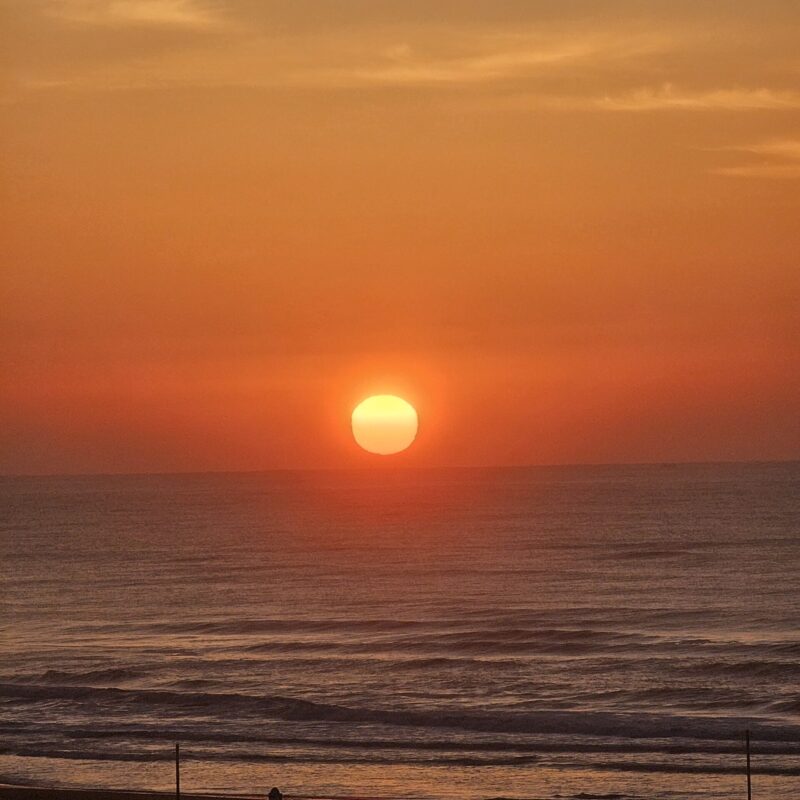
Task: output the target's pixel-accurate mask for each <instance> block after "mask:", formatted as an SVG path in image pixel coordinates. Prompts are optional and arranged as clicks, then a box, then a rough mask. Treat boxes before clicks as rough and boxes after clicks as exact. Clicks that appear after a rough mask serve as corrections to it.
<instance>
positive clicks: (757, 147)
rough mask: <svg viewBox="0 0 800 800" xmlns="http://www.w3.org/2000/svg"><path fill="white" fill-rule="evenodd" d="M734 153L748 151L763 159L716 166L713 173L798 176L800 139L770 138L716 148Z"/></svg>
mask: <svg viewBox="0 0 800 800" xmlns="http://www.w3.org/2000/svg"><path fill="white" fill-rule="evenodd" d="M717 149H718V150H721V151H726V152H734V153H750V154H754V155H759V156H763V157H765V160H764V161H759V162H755V163H750V164H739V165H733V166H729V167H716V168H715V169H713V170H711V171H712V172H713V173H714V174H715V175H725V176H728V177H732V178H777V179H786V178H800V140H797V139H770V140H767V141H764V142H757V143H756V144H748V145H732V146H729V147H721V148H717Z"/></svg>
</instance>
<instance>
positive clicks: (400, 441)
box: [352, 394, 419, 456]
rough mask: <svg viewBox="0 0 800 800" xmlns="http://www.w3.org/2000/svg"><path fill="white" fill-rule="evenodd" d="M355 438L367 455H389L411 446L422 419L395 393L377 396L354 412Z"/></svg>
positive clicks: (367, 400)
mask: <svg viewBox="0 0 800 800" xmlns="http://www.w3.org/2000/svg"><path fill="white" fill-rule="evenodd" d="M352 425H353V437H354V438H355V440H356V442H357V443H358V444H359V445H360V446H361V447H363V448H364V450H366V451H367V452H370V453H377V454H378V455H381V456H389V455H392V454H393V453H399V452H400V451H401V450H405V449H406V448H407V447H409V446H410V445H411V443H412V442H413V441H414V439H415V438H416V436H417V430H418V428H419V419H418V417H417V412H416V409H415V408H414V406H412V405H411V403H409V402H407V401H405V400H403V398H402V397H395V396H394V395H392V394H376V395H373V396H372V397H368V398H367V399H366V400H363V401H362V402H360V403H359V404H358V405H357V406H356V407H355V408H354V409H353V416H352Z"/></svg>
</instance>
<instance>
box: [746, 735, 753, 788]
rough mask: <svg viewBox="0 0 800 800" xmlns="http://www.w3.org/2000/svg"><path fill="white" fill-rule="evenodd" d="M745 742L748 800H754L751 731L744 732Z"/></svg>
mask: <svg viewBox="0 0 800 800" xmlns="http://www.w3.org/2000/svg"><path fill="white" fill-rule="evenodd" d="M744 741H745V744H746V745H747V800H753V793H752V789H751V786H750V731H749V730H747V731H745V732H744Z"/></svg>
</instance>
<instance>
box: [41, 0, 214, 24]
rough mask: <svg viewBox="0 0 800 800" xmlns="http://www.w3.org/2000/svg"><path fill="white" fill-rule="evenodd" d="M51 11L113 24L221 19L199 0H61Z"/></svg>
mask: <svg viewBox="0 0 800 800" xmlns="http://www.w3.org/2000/svg"><path fill="white" fill-rule="evenodd" d="M48 13H49V14H50V15H51V16H55V17H59V18H61V19H63V20H67V21H69V22H72V23H77V24H85V25H100V26H109V27H126V26H162V27H179V28H204V27H208V26H211V25H214V24H216V23H218V22H219V20H220V17H219V16H218V14H217V13H215V11H214V9H212V8H211V7H210V6H208V5H206V4H200V3H198V2H196V0H59V2H56V3H53V4H52V5H51V6H50V8H49V9H48Z"/></svg>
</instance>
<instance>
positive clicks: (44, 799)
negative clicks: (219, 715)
mask: <svg viewBox="0 0 800 800" xmlns="http://www.w3.org/2000/svg"><path fill="white" fill-rule="evenodd" d="M284 796H285V797H286V798H292V800H311V798H309V797H308V796H307V795H284ZM174 797H175V792H148V791H141V792H136V791H130V790H123V789H60V788H53V787H42V786H10V785H2V784H0V800H172V798H174ZM181 800H266V792H265V793H264V794H263V795H253V794H233V793H231V794H225V795H221V794H193V793H189V792H181ZM317 800H321V799H320V798H317Z"/></svg>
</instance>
